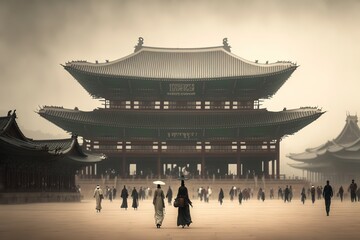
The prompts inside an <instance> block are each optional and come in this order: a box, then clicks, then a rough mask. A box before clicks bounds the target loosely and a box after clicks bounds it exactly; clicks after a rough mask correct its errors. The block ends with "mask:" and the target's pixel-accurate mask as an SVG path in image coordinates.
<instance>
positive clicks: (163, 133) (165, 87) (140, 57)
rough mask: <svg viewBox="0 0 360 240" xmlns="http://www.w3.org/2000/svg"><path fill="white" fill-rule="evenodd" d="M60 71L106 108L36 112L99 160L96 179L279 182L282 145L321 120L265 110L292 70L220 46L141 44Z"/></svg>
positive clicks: (305, 112)
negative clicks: (96, 154)
mask: <svg viewBox="0 0 360 240" xmlns="http://www.w3.org/2000/svg"><path fill="white" fill-rule="evenodd" d="M64 68H65V69H66V70H67V71H68V72H69V73H70V74H71V75H72V76H73V77H74V78H75V79H76V80H77V81H78V82H79V83H80V84H81V85H82V86H83V87H84V88H85V89H86V90H87V91H88V92H89V93H90V95H91V96H93V97H94V98H97V99H101V100H102V101H103V104H104V107H103V108H99V109H95V110H94V111H89V112H87V111H81V110H79V109H78V108H75V109H74V110H72V109H64V108H59V107H48V106H45V107H43V108H42V109H40V110H39V114H40V115H41V116H42V117H44V118H45V119H47V120H49V121H50V122H52V123H54V124H55V125H57V126H59V127H60V128H62V129H64V130H65V131H67V132H69V133H72V134H77V135H79V136H82V137H83V138H84V147H86V148H87V149H88V150H90V151H93V152H104V153H106V155H107V156H108V158H107V159H106V161H103V162H102V163H101V164H99V166H97V169H98V170H99V171H98V174H99V173H106V172H114V173H115V174H116V175H120V176H121V177H123V178H126V177H129V175H136V176H137V177H144V178H145V177H152V176H156V177H164V176H165V175H167V176H169V175H172V176H178V175H179V174H180V173H189V174H190V175H191V176H192V177H202V178H206V177H211V178H213V177H215V178H224V177H228V176H229V175H232V177H238V178H247V177H252V176H254V175H257V176H263V175H264V176H265V177H266V178H279V176H280V156H279V152H280V141H281V139H282V138H283V137H284V136H286V135H291V134H294V133H295V132H297V131H299V130H300V129H302V128H303V127H305V126H306V125H308V124H310V123H311V122H313V121H314V120H316V119H317V118H318V117H320V116H321V115H322V114H323V112H322V111H321V110H320V109H317V108H299V109H293V110H286V109H283V110H281V111H278V112H270V111H267V110H266V109H262V108H261V102H262V100H263V99H268V98H271V97H272V96H273V95H274V94H275V93H276V92H277V90H278V89H279V88H280V87H281V86H282V85H283V84H284V83H285V82H286V80H287V79H288V78H289V77H290V76H291V74H292V73H293V72H294V71H295V70H296V68H297V65H296V64H293V63H291V62H276V63H272V64H268V63H264V64H260V63H258V62H250V61H247V60H245V59H242V58H240V57H238V56H236V55H234V54H232V53H231V52H230V46H229V45H228V43H227V39H224V41H223V46H217V47H207V48H156V47H147V46H143V39H142V38H139V43H138V45H137V46H135V52H134V53H133V54H130V55H128V56H125V57H123V58H121V59H118V60H115V61H110V62H109V61H106V62H105V63H98V62H96V63H89V62H86V61H72V62H68V63H66V64H65V65H64ZM229 169H235V170H233V171H232V172H230V170H229ZM92 174H94V173H92Z"/></svg>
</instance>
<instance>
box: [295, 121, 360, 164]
mask: <svg viewBox="0 0 360 240" xmlns="http://www.w3.org/2000/svg"><path fill="white" fill-rule="evenodd" d="M357 122H358V118H357V116H350V115H349V116H347V118H346V124H345V126H344V128H343V130H342V131H341V132H340V134H339V135H338V136H337V137H336V138H335V139H333V140H330V141H327V142H326V143H324V144H322V145H320V146H318V147H315V148H308V149H306V150H305V152H302V153H296V154H294V153H290V154H289V155H288V157H289V158H290V159H292V160H294V161H297V162H302V163H295V164H290V166H292V167H294V168H299V169H305V170H315V169H317V168H318V166H323V167H327V168H333V169H334V168H337V167H339V166H341V165H346V164H360V129H359V126H358V124H357Z"/></svg>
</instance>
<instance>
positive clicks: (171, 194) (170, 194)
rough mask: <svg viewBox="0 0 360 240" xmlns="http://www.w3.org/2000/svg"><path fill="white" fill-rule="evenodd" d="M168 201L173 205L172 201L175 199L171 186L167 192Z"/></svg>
mask: <svg viewBox="0 0 360 240" xmlns="http://www.w3.org/2000/svg"><path fill="white" fill-rule="evenodd" d="M165 197H166V198H167V200H168V204H169V205H171V201H172V198H173V192H172V189H171V187H170V186H169V188H168V190H167V192H166V196H165Z"/></svg>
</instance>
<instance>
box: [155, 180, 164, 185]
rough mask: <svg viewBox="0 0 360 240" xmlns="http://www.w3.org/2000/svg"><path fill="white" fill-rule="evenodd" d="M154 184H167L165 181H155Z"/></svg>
mask: <svg viewBox="0 0 360 240" xmlns="http://www.w3.org/2000/svg"><path fill="white" fill-rule="evenodd" d="M153 184H156V185H158V184H159V185H165V183H164V182H163V181H159V180H158V181H154V182H153Z"/></svg>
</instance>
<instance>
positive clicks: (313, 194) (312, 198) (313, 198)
mask: <svg viewBox="0 0 360 240" xmlns="http://www.w3.org/2000/svg"><path fill="white" fill-rule="evenodd" d="M310 193H311V201H312V203H313V204H314V203H315V186H314V185H311V189H310Z"/></svg>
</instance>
